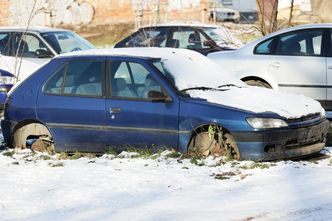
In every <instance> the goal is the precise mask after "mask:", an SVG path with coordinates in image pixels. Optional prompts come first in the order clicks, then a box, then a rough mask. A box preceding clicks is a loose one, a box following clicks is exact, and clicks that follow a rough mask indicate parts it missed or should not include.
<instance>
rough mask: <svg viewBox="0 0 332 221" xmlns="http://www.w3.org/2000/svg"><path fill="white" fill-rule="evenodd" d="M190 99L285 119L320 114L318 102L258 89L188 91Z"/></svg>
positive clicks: (300, 96) (320, 108)
mask: <svg viewBox="0 0 332 221" xmlns="http://www.w3.org/2000/svg"><path fill="white" fill-rule="evenodd" d="M188 93H189V95H190V96H191V97H196V98H202V99H206V100H207V101H208V102H211V103H216V104H221V105H224V106H229V107H233V108H237V109H242V110H246V111H250V112H254V113H266V112H273V113H275V114H278V115H279V116H281V117H284V118H287V119H297V118H301V117H303V116H307V115H310V114H316V113H320V112H321V111H322V107H321V105H320V103H319V102H317V101H315V100H313V99H311V98H308V97H305V96H303V95H295V94H290V93H286V92H281V91H277V90H272V89H266V88H260V87H244V88H237V87H230V88H228V89H227V90H224V91H218V90H190V91H188Z"/></svg>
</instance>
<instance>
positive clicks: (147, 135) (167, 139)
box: [106, 58, 179, 148]
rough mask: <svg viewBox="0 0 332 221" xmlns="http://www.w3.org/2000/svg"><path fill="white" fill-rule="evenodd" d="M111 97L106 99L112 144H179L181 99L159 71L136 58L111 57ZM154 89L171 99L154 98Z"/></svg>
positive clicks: (123, 145) (126, 145)
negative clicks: (166, 85) (162, 79)
mask: <svg viewBox="0 0 332 221" xmlns="http://www.w3.org/2000/svg"><path fill="white" fill-rule="evenodd" d="M107 68H108V80H107V81H108V83H109V98H108V99H107V101H106V122H107V125H108V130H107V136H106V137H107V139H108V144H109V146H110V147H120V148H128V147H138V148H151V147H173V148H175V147H177V144H178V109H179V101H178V99H177V97H176V96H173V95H171V94H170V93H169V91H167V90H166V89H165V87H164V86H165V82H164V81H161V80H160V78H159V77H158V74H157V70H155V69H154V68H152V67H151V66H150V65H148V64H147V63H146V62H143V61H142V60H138V59H137V60H135V59H129V58H126V59H122V58H110V59H109V61H108V64H107ZM150 91H157V92H158V93H163V94H165V96H167V97H168V98H169V100H168V101H165V100H160V101H152V100H151V99H149V97H148V94H149V92H150Z"/></svg>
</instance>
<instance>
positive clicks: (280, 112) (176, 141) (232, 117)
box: [1, 48, 329, 160]
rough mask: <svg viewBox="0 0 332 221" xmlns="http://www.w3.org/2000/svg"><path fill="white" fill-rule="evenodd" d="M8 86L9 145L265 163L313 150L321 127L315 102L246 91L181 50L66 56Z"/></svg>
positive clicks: (320, 144) (5, 123) (321, 140)
mask: <svg viewBox="0 0 332 221" xmlns="http://www.w3.org/2000/svg"><path fill="white" fill-rule="evenodd" d="M15 86H16V87H15V88H14V89H12V90H11V92H10V94H9V96H8V98H7V101H6V104H5V114H4V119H3V120H2V121H1V126H2V130H3V135H4V139H5V142H6V143H7V144H8V145H9V146H11V147H16V148H27V147H30V148H32V149H34V150H45V149H49V148H52V149H53V148H54V149H55V151H67V152H72V151H84V152H103V151H105V150H107V149H109V148H119V149H125V148H129V147H134V148H175V149H177V150H179V151H182V152H186V153H189V154H198V155H203V156H207V155H227V156H231V157H233V158H234V159H252V160H272V159H285V158H294V157H302V156H307V155H310V154H314V153H317V152H319V151H320V150H322V148H324V146H325V137H326V133H327V130H328V127H329V123H328V121H327V120H326V118H325V112H324V109H322V107H321V105H320V104H319V103H318V102H317V101H314V100H312V99H310V98H307V97H304V96H299V95H293V94H288V93H284V92H279V91H275V90H269V89H264V88H256V87H248V86H246V85H245V84H244V83H242V82H241V81H238V80H235V79H232V78H231V77H230V76H229V75H227V74H225V73H223V71H220V68H219V66H217V65H216V64H215V63H213V61H211V60H209V59H208V58H206V57H204V56H202V55H200V54H198V53H196V52H192V51H189V50H185V49H168V48H124V49H111V50H90V51H84V52H83V51H82V52H74V53H69V54H66V55H60V56H57V57H55V58H53V59H52V60H51V61H50V62H49V63H47V64H46V65H44V66H43V67H41V68H40V69H39V70H37V71H36V72H35V73H34V74H32V75H31V76H30V77H29V78H27V79H26V80H24V81H23V82H21V83H20V84H18V85H15ZM31 140H33V142H32V144H31V145H30V144H29V142H28V141H31Z"/></svg>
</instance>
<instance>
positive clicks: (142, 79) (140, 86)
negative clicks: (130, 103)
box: [109, 61, 162, 100]
mask: <svg viewBox="0 0 332 221" xmlns="http://www.w3.org/2000/svg"><path fill="white" fill-rule="evenodd" d="M124 65H126V66H127V67H129V72H130V75H131V76H132V79H133V80H132V81H131V82H127V81H126V80H125V79H124V78H123V77H120V76H119V75H117V73H118V69H119V68H120V67H121V66H124ZM109 70H110V73H109V75H110V77H109V80H110V85H111V97H114V98H122V99H140V100H148V99H149V92H150V91H157V92H160V93H162V87H161V86H160V85H159V83H158V82H157V81H156V80H155V79H154V78H153V77H152V75H151V73H150V72H149V71H148V70H147V69H146V68H145V67H144V66H143V65H141V64H139V63H136V62H126V61H111V62H110V67H109Z"/></svg>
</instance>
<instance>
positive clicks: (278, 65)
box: [270, 62, 280, 68]
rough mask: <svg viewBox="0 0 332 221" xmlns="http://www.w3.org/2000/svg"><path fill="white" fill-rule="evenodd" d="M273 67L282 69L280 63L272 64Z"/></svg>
mask: <svg viewBox="0 0 332 221" xmlns="http://www.w3.org/2000/svg"><path fill="white" fill-rule="evenodd" d="M270 66H271V67H274V68H279V67H280V63H279V62H273V63H272V64H270Z"/></svg>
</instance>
